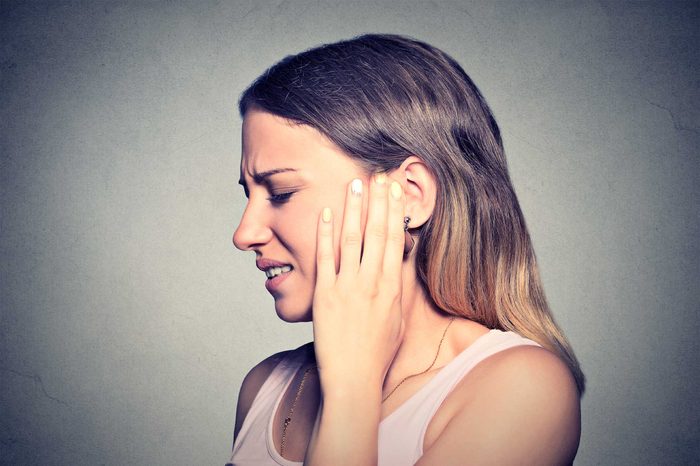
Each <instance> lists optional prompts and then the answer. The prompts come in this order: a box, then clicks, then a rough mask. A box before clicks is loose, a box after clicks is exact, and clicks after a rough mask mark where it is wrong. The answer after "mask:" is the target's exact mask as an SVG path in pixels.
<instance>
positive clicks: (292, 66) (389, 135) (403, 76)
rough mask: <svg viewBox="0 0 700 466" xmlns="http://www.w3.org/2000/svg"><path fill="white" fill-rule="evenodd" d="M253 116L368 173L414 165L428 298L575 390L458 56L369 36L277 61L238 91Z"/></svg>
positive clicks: (500, 164)
mask: <svg viewBox="0 0 700 466" xmlns="http://www.w3.org/2000/svg"><path fill="white" fill-rule="evenodd" d="M252 107H257V108H260V109H262V110H264V111H267V112H270V113H273V114H275V115H278V116H281V117H283V118H286V119H288V120H291V121H293V122H296V123H298V124H304V125H309V126H311V127H314V128H316V129H317V130H319V131H321V132H322V133H323V134H324V135H325V136H326V137H328V138H329V139H330V140H331V141H333V142H334V143H335V144H336V145H337V146H338V147H340V148H341V149H342V150H343V151H345V152H346V153H347V154H348V155H349V156H350V157H353V158H354V159H355V160H356V161H358V162H359V163H360V164H361V165H362V166H363V167H364V168H365V169H366V170H367V171H368V172H377V171H384V172H388V171H391V170H393V169H395V168H397V167H399V166H400V165H401V163H402V162H403V160H405V159H406V157H408V156H410V155H416V156H418V157H420V158H421V160H423V161H424V162H425V164H426V165H427V166H428V167H429V168H430V170H431V172H432V174H433V176H434V177H435V179H436V184H437V189H438V193H437V200H436V205H435V209H434V211H433V214H432V216H431V218H430V219H429V220H428V222H426V223H425V224H424V225H422V226H421V228H420V229H418V230H413V231H412V232H411V233H412V234H414V235H417V236H418V237H419V241H418V246H417V251H416V270H417V272H418V278H419V280H420V282H421V284H422V286H423V287H424V288H425V290H426V291H427V295H428V296H430V298H431V299H432V300H433V302H434V304H435V305H436V306H437V307H438V308H439V309H442V310H443V311H444V312H446V313H448V314H453V315H458V316H462V317H465V318H468V319H471V320H473V321H476V322H479V323H481V324H483V325H485V326H487V327H489V328H497V329H502V330H512V331H514V332H517V333H519V334H521V335H522V336H524V337H527V338H530V339H532V340H534V341H536V342H538V343H540V344H541V345H542V346H544V347H545V348H547V349H549V350H550V351H552V352H554V353H556V354H558V355H559V356H560V357H561V358H562V359H563V360H564V361H565V362H566V364H567V365H568V366H569V368H570V370H571V372H572V374H573V376H574V378H575V380H576V383H577V385H578V387H579V392H580V393H581V394H582V393H583V390H584V385H585V383H584V376H583V373H582V372H581V369H580V367H579V364H578V361H577V360H576V356H575V355H574V352H573V350H572V349H571V346H570V345H569V343H568V341H567V340H566V337H565V336H564V335H563V333H562V331H561V330H560V329H559V327H558V326H557V324H556V323H555V321H554V319H553V317H552V314H551V312H550V310H549V306H548V304H547V300H546V298H545V294H544V291H543V288H542V284H541V281H540V277H539V272H538V268H537V262H536V259H535V254H534V251H533V248H532V243H531V241H530V235H529V234H528V231H527V228H526V225H525V220H524V217H523V214H522V211H521V210H520V205H519V203H518V200H517V197H516V195H515V191H514V189H513V186H512V183H511V180H510V176H509V174H508V167H507V164H506V159H505V153H504V150H503V144H502V141H501V136H500V132H499V129H498V125H497V124H496V121H495V120H494V118H493V116H492V114H491V111H490V109H489V107H488V105H487V104H486V101H485V100H484V98H483V97H482V96H481V94H480V92H479V90H478V89H477V88H476V86H475V85H474V83H473V82H472V81H471V79H470V78H469V76H467V74H466V73H465V72H464V70H463V69H462V68H461V67H460V66H459V64H458V63H457V62H456V61H455V60H454V59H452V58H451V57H450V56H449V55H447V54H446V53H444V52H442V51H441V50H439V49H437V48H435V47H432V46H430V45H428V44H426V43H424V42H420V41H417V40H414V39H411V38H407V37H403V36H397V35H386V34H368V35H364V36H360V37H356V38H354V39H350V40H346V41H341V42H336V43H332V44H326V45H323V46H320V47H316V48H313V49H310V50H307V51H305V52H302V53H299V54H297V55H292V56H289V57H286V58H284V59H283V60H281V61H280V62H278V63H277V64H275V65H273V66H272V67H271V68H269V69H268V70H267V71H266V72H265V73H263V74H262V75H261V76H260V77H259V78H258V79H257V80H255V81H254V82H253V83H252V84H251V85H250V87H248V89H246V91H245V92H244V93H243V95H242V97H241V99H240V102H239V110H240V113H241V115H242V116H245V113H246V111H247V110H248V109H249V108H252ZM445 277H449V279H447V280H446V279H445Z"/></svg>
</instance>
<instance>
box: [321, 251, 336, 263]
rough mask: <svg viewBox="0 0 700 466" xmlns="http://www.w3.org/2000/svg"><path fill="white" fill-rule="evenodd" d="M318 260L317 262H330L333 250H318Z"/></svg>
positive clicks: (332, 258)
mask: <svg viewBox="0 0 700 466" xmlns="http://www.w3.org/2000/svg"><path fill="white" fill-rule="evenodd" d="M318 260H319V262H324V263H325V262H331V261H334V260H335V256H334V254H333V251H320V252H319V253H318Z"/></svg>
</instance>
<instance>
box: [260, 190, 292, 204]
mask: <svg viewBox="0 0 700 466" xmlns="http://www.w3.org/2000/svg"><path fill="white" fill-rule="evenodd" d="M292 194H294V191H290V192H288V193H279V194H272V195H270V197H268V198H267V200H268V201H270V202H272V203H273V204H284V203H285V202H287V201H288V200H289V198H290V197H292Z"/></svg>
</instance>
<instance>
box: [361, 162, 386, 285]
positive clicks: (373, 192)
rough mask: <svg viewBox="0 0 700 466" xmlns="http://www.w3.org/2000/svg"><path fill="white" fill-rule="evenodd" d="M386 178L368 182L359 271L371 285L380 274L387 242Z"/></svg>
mask: <svg viewBox="0 0 700 466" xmlns="http://www.w3.org/2000/svg"><path fill="white" fill-rule="evenodd" d="M386 215H387V177H386V175H385V174H384V173H378V174H376V175H375V176H374V177H373V179H372V180H371V181H370V188H369V211H368V213H367V225H366V226H365V237H364V250H363V253H362V264H361V265H360V269H361V271H362V275H363V277H364V278H365V279H366V280H367V281H368V282H369V283H372V282H373V281H374V280H376V278H377V277H378V276H379V274H380V273H381V267H382V261H383V259H384V250H385V248H386V240H387V219H386Z"/></svg>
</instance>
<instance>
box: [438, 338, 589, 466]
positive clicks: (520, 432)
mask: <svg viewBox="0 0 700 466" xmlns="http://www.w3.org/2000/svg"><path fill="white" fill-rule="evenodd" d="M445 401H446V403H445V406H443V407H448V410H447V411H448V412H449V414H448V417H449V422H446V423H444V424H443V425H444V428H443V429H442V431H441V432H440V433H439V434H438V435H436V436H435V438H434V441H433V442H431V443H432V445H431V449H432V448H434V447H437V448H436V449H435V451H434V452H433V453H434V454H435V455H436V456H440V455H441V454H445V450H450V449H451V447H450V446H449V445H450V439H453V437H455V438H457V437H460V438H462V439H468V440H464V442H466V445H465V444H464V442H463V443H462V444H461V445H462V446H463V448H465V449H467V450H470V451H471V452H472V455H473V454H477V453H475V452H479V454H482V453H483V454H484V455H486V456H485V458H484V459H488V458H489V455H491V456H490V458H491V459H493V456H492V455H494V454H495V455H497V456H501V458H500V459H499V461H498V462H501V463H503V464H510V463H511V462H513V461H515V462H517V461H524V462H528V461H533V462H535V463H539V464H561V463H567V462H570V461H571V459H573V457H574V456H575V454H576V450H577V448H578V442H579V437H580V429H581V426H580V422H581V421H580V398H579V393H578V389H577V387H576V383H575V381H574V378H573V376H572V374H571V371H570V370H569V368H568V366H567V365H566V364H565V363H564V362H563V361H562V359H561V358H559V357H558V356H557V355H555V354H554V353H552V352H550V351H549V350H547V349H544V348H542V347H540V346H534V345H518V346H514V347H512V348H509V349H506V350H503V351H499V352H497V353H496V354H493V355H491V356H489V357H488V358H486V359H484V360H483V361H481V362H479V363H478V364H477V365H476V366H475V367H474V368H473V369H472V370H471V371H470V372H469V373H468V374H467V375H466V376H465V377H464V378H463V379H462V380H461V381H460V383H459V384H458V385H457V386H456V387H455V390H454V391H453V392H452V393H451V394H450V396H449V397H448V399H447V400H445ZM445 414H447V413H445V412H443V415H445ZM441 424H442V423H441ZM453 440H454V439H453ZM441 445H442V447H443V448H441ZM503 445H508V448H507V449H503V448H502V447H503ZM445 446H446V448H444V447H445ZM452 453H454V454H456V455H458V454H459V452H452ZM428 455H430V452H429V451H426V456H428ZM430 456H432V455H430ZM430 456H428V457H430ZM474 460H475V462H476V463H478V462H479V461H477V458H474Z"/></svg>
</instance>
